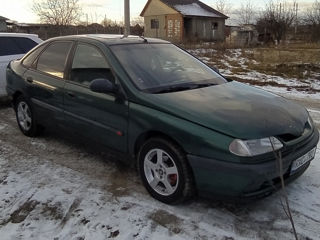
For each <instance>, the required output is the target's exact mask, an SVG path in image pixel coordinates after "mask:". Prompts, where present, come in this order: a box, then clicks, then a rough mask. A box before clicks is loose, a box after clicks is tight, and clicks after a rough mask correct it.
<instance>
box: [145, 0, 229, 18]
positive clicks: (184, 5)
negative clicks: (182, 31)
mask: <svg viewBox="0 0 320 240" xmlns="http://www.w3.org/2000/svg"><path fill="white" fill-rule="evenodd" d="M151 1H152V0H149V1H148V2H147V4H146V6H145V7H144V9H143V10H142V12H141V14H140V15H141V16H142V15H143V14H144V12H145V11H146V9H147V7H148V6H149V3H150V2H151ZM160 1H161V2H163V3H164V4H166V5H167V6H169V7H171V8H172V9H174V10H176V11H178V12H180V13H181V14H182V15H184V16H195V17H214V18H225V19H227V18H228V17H227V16H226V15H224V14H222V13H221V12H219V11H217V10H215V9H213V8H212V7H210V6H208V5H206V4H204V3H203V2H201V1H199V0H160Z"/></svg>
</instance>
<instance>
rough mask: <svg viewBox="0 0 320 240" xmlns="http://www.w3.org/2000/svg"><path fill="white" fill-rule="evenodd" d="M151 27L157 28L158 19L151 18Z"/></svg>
mask: <svg viewBox="0 0 320 240" xmlns="http://www.w3.org/2000/svg"><path fill="white" fill-rule="evenodd" d="M151 29H159V20H158V19H151Z"/></svg>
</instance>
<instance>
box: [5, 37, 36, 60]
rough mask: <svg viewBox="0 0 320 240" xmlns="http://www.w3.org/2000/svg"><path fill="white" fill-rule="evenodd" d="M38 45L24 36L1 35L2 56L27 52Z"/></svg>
mask: <svg viewBox="0 0 320 240" xmlns="http://www.w3.org/2000/svg"><path fill="white" fill-rule="evenodd" d="M36 45H37V43H36V42H34V41H32V40H31V39H29V38H24V37H0V56H7V55H17V54H25V53H27V52H28V51H30V50H31V49H32V48H34V47H35V46H36Z"/></svg>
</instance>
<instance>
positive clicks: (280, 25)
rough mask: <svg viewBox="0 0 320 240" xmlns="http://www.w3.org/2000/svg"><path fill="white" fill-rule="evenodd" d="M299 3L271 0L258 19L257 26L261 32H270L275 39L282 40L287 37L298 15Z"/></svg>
mask: <svg viewBox="0 0 320 240" xmlns="http://www.w3.org/2000/svg"><path fill="white" fill-rule="evenodd" d="M297 6H298V5H297V3H296V1H295V0H293V1H292V2H291V3H288V2H286V1H277V2H274V1H272V0H271V1H270V2H269V3H268V4H267V6H266V9H265V11H264V12H263V13H262V15H261V16H260V18H259V19H258V22H257V26H258V30H259V32H262V31H263V32H264V33H265V35H266V34H267V33H270V34H271V35H272V38H273V39H274V40H277V42H280V41H281V40H283V39H285V38H286V34H287V31H288V29H289V28H290V27H291V26H292V24H293V23H294V21H295V20H296V17H297Z"/></svg>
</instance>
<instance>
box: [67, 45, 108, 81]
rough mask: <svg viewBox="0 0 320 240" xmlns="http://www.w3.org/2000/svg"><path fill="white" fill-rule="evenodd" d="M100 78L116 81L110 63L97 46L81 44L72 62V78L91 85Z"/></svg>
mask: <svg viewBox="0 0 320 240" xmlns="http://www.w3.org/2000/svg"><path fill="white" fill-rule="evenodd" d="M98 78H104V79H108V80H111V81H114V76H113V74H112V72H111V69H110V66H109V64H108V63H107V61H106V59H105V58H104V56H103V55H102V54H101V52H100V51H99V50H98V49H97V48H96V47H94V46H91V45H87V44H79V45H78V46H77V48H76V51H75V54H74V58H73V62H72V68H71V72H70V80H71V81H74V82H78V83H80V84H83V85H85V86H89V85H90V83H91V82H92V81H93V80H94V79H98Z"/></svg>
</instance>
